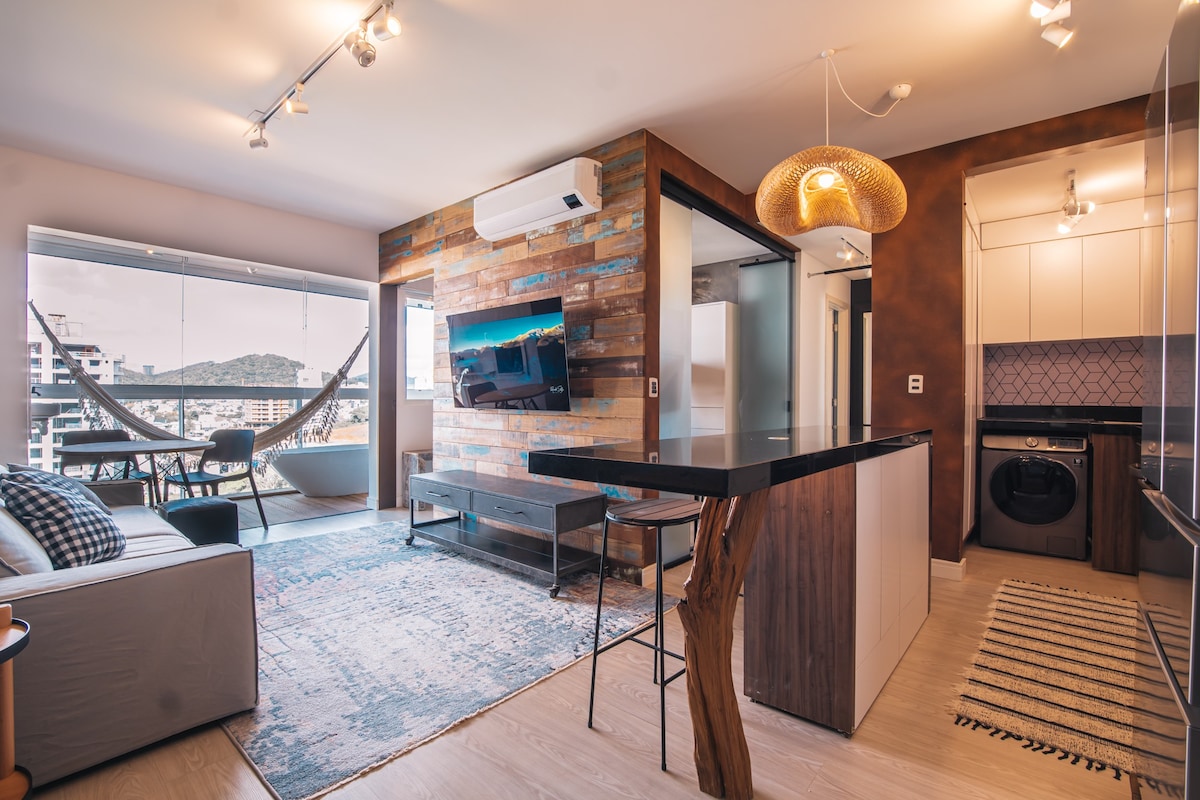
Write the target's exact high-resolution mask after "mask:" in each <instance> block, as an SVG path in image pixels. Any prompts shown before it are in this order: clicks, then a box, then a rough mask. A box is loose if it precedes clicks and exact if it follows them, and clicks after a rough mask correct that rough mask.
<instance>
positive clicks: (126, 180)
mask: <svg viewBox="0 0 1200 800" xmlns="http://www.w3.org/2000/svg"><path fill="white" fill-rule="evenodd" d="M334 202H336V200H335V201H334ZM0 209H2V210H3V213H2V214H0V375H3V376H4V380H2V381H0V462H7V461H23V460H24V459H25V457H26V446H27V443H28V401H29V383H28V358H27V348H26V342H25V336H26V330H25V320H26V316H27V315H26V307H25V299H26V288H27V287H26V247H27V245H26V237H27V227H28V226H29V225H42V226H46V227H50V228H59V229H62V230H67V231H76V232H79V233H86V234H92V235H96V236H106V237H110V238H115V239H123V240H126V241H132V242H139V243H146V244H154V245H158V246H160V247H164V248H178V249H181V250H190V251H194V252H200V253H209V254H212V255H218V256H225V257H229V258H237V259H244V260H248V261H257V262H261V263H265V264H275V265H278V266H283V267H291V268H295V269H302V270H311V271H313V272H320V273H325V274H329V275H338V276H342V277H349V278H358V279H360V280H366V281H371V282H372V283H377V282H378V280H379V255H378V253H379V236H378V234H377V233H376V232H372V231H369V230H363V229H358V228H351V227H347V226H345V225H335V224H333V223H329V222H323V221H321V220H316V219H312V218H310V217H302V216H299V215H296V214H289V213H286V212H283V211H276V210H273V209H269V208H264V207H262V206H256V205H251V204H249V203H244V202H241V201H237V200H230V199H228V198H224V197H219V196H217V195H211V194H205V193H203V192H197V191H192V190H190V189H183V188H180V187H177V186H171V185H168V184H163V183H157V182H154V181H149V180H145V179H142V178H134V177H130V176H128V175H122V174H119V173H116V172H109V171H107V170H102V169H96V168H94V167H88V166H83V165H81V164H75V163H72V162H68V161H61V160H58V159H53V158H47V157H44V156H39V155H35V154H33V153H29V152H26V151H22V150H16V149H13V148H8V147H0ZM130 322H131V324H136V323H137V320H131V321H130ZM373 338H374V337H373ZM376 346H377V343H376V342H375V341H374V340H372V342H371V349H372V351H374V350H375V349H376ZM17 376H21V377H20V379H19V380H18V379H17ZM426 402H428V401H426ZM402 427H403V426H402ZM427 438H428V437H427Z"/></svg>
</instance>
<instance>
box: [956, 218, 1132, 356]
mask: <svg viewBox="0 0 1200 800" xmlns="http://www.w3.org/2000/svg"><path fill="white" fill-rule="evenodd" d="M1143 261H1144V254H1143V253H1142V236H1141V231H1140V230H1137V229H1130V230H1122V231H1113V232H1110V233H1101V234H1096V235H1093V236H1075V237H1071V238H1069V239H1056V240H1053V241H1046V242H1034V243H1032V244H1020V245H1011V246H1008V247H998V248H994V249H991V250H984V251H983V259H982V265H983V266H982V274H981V275H980V281H979V294H980V300H979V316H980V320H979V326H980V340H981V341H982V342H983V343H984V344H1003V343H1008V342H1052V341H1064V340H1071V339H1109V338H1116V337H1126V336H1137V335H1139V334H1140V333H1141V324H1142V311H1143V309H1142V284H1143V280H1144V276H1143V274H1142V262H1143Z"/></svg>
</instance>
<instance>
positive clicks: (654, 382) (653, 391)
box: [650, 378, 658, 397]
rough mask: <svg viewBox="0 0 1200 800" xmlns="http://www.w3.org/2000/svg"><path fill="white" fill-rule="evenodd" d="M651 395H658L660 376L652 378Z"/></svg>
mask: <svg viewBox="0 0 1200 800" xmlns="http://www.w3.org/2000/svg"><path fill="white" fill-rule="evenodd" d="M650 396H651V397H658V378H651V379H650Z"/></svg>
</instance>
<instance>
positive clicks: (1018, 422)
mask: <svg viewBox="0 0 1200 800" xmlns="http://www.w3.org/2000/svg"><path fill="white" fill-rule="evenodd" d="M1141 427H1142V409H1141V407H1140V406H984V411H983V416H982V417H980V418H979V431H980V432H981V433H1003V432H1010V433H1028V432H1034V431H1050V432H1057V433H1077V434H1088V433H1137V432H1138V431H1140V430H1141Z"/></svg>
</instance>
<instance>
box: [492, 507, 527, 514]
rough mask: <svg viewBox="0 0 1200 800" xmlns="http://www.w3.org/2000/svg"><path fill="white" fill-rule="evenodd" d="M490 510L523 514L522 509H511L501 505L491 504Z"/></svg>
mask: <svg viewBox="0 0 1200 800" xmlns="http://www.w3.org/2000/svg"><path fill="white" fill-rule="evenodd" d="M492 511H503V512H504V513H505V514H524V513H525V512H524V511H513V510H512V509H508V508H504V507H503V506H492Z"/></svg>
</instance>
